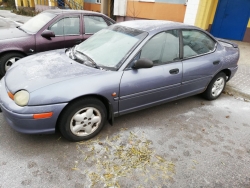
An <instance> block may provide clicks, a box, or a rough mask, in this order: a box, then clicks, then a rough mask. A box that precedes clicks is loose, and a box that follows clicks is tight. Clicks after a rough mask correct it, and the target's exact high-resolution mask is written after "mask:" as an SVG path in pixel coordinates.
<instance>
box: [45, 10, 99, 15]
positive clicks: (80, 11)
mask: <svg viewBox="0 0 250 188" xmlns="http://www.w3.org/2000/svg"><path fill="white" fill-rule="evenodd" d="M43 12H50V13H53V14H62V13H69V14H70V13H82V14H89V13H90V14H101V13H99V12H94V11H88V10H71V9H68V10H63V9H49V10H45V11H43ZM101 15H103V14H101Z"/></svg>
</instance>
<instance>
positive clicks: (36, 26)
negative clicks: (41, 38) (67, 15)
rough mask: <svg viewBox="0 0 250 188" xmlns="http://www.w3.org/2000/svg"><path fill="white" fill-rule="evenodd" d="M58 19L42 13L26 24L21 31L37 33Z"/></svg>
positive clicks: (53, 15) (52, 15)
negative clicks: (54, 19)
mask: <svg viewBox="0 0 250 188" xmlns="http://www.w3.org/2000/svg"><path fill="white" fill-rule="evenodd" d="M54 17H56V15H55V14H52V13H48V12H46V13H41V14H38V15H36V16H35V17H33V18H31V19H30V20H29V21H27V22H25V23H24V24H23V25H22V26H21V27H20V29H21V30H23V31H25V32H27V33H33V34H34V33H37V32H38V31H39V30H40V29H41V28H42V27H43V26H44V25H45V24H47V23H48V22H49V21H50V20H52V19H53V18H54Z"/></svg>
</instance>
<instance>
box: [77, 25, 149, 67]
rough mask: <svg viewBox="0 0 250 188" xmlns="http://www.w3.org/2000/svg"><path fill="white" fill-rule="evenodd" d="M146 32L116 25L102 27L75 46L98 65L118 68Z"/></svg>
mask: <svg viewBox="0 0 250 188" xmlns="http://www.w3.org/2000/svg"><path fill="white" fill-rule="evenodd" d="M147 34H148V33H147V32H144V31H141V30H136V29H131V28H126V27H121V26H116V27H113V26H111V27H110V28H108V29H103V30H101V31H99V32H98V33H96V34H95V35H93V36H92V37H90V38H89V39H88V40H86V41H85V42H83V43H81V44H80V45H79V46H77V51H79V52H82V53H83V54H86V55H87V56H88V57H90V58H91V59H92V60H93V61H95V63H96V64H97V65H98V66H103V67H109V68H118V67H119V65H120V63H121V62H122V60H123V58H124V57H126V55H127V54H128V53H129V52H130V51H131V50H132V49H133V48H134V47H135V46H136V45H137V44H139V43H140V42H141V41H142V40H143V39H144V38H145V37H146V36H147Z"/></svg>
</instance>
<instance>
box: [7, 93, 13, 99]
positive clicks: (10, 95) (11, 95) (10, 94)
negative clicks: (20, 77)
mask: <svg viewBox="0 0 250 188" xmlns="http://www.w3.org/2000/svg"><path fill="white" fill-rule="evenodd" d="M8 95H9V97H10V98H11V99H12V100H14V95H13V94H12V93H11V92H8Z"/></svg>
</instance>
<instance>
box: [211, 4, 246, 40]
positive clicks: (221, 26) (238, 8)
mask: <svg viewBox="0 0 250 188" xmlns="http://www.w3.org/2000/svg"><path fill="white" fill-rule="evenodd" d="M249 16H250V0H219V3H218V6H217V10H216V14H215V18H214V22H213V25H212V29H211V33H212V34H213V35H214V36H216V37H219V38H226V39H232V40H242V39H243V37H244V34H245V31H246V28H247V23H248V20H249Z"/></svg>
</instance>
